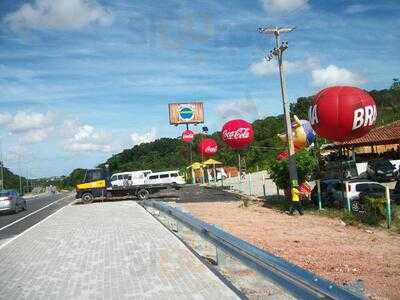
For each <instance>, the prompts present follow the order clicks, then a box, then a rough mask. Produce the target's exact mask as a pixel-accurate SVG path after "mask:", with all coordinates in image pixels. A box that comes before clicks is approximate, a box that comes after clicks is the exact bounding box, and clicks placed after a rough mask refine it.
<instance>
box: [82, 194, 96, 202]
mask: <svg viewBox="0 0 400 300" xmlns="http://www.w3.org/2000/svg"><path fill="white" fill-rule="evenodd" d="M93 200H94V197H93V195H92V194H91V193H84V194H83V195H82V202H83V203H84V204H89V203H92V202H93Z"/></svg>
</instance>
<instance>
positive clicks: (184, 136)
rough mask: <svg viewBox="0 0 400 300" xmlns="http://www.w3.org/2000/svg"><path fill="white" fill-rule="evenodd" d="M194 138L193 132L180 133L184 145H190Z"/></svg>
mask: <svg viewBox="0 0 400 300" xmlns="http://www.w3.org/2000/svg"><path fill="white" fill-rule="evenodd" d="M193 138H194V132H193V131H191V130H189V129H187V130H185V131H184V132H182V141H183V142H184V143H190V142H191V141H193Z"/></svg>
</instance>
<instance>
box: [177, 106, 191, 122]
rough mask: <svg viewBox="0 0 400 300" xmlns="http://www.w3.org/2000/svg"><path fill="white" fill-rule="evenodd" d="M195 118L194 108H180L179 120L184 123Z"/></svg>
mask: <svg viewBox="0 0 400 300" xmlns="http://www.w3.org/2000/svg"><path fill="white" fill-rule="evenodd" d="M193 117H194V111H193V108H192V107H189V106H183V107H181V108H179V118H180V119H181V120H183V121H190V120H192V119H193Z"/></svg>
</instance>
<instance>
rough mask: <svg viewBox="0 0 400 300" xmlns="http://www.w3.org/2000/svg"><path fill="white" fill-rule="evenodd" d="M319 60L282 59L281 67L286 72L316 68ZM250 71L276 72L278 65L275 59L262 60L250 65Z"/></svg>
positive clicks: (269, 73) (255, 72)
mask: <svg viewBox="0 0 400 300" xmlns="http://www.w3.org/2000/svg"><path fill="white" fill-rule="evenodd" d="M318 66H319V62H318V61H317V60H315V59H313V58H308V59H306V60H305V61H287V60H285V61H283V68H284V72H285V73H286V74H291V73H300V72H304V71H309V70H313V69H315V68H317V67H318ZM250 72H252V73H253V74H256V75H260V76H263V75H271V74H275V73H278V66H277V64H276V62H275V61H269V62H267V61H265V60H262V61H260V62H257V63H253V64H251V65H250Z"/></svg>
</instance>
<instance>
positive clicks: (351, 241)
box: [182, 202, 400, 299]
mask: <svg viewBox="0 0 400 300" xmlns="http://www.w3.org/2000/svg"><path fill="white" fill-rule="evenodd" d="M182 205H183V206H184V208H185V209H186V210H188V211H190V212H191V213H192V214H193V215H195V216H197V217H199V218H200V219H202V220H205V221H207V222H208V223H212V224H218V225H220V226H221V227H222V228H223V229H224V230H225V231H228V232H231V233H232V234H234V235H236V236H238V237H240V238H242V239H244V240H246V241H248V242H250V243H252V244H255V245H256V246H258V247H260V248H263V249H265V250H267V251H269V252H272V253H273V254H275V255H277V256H280V257H283V258H285V259H287V260H288V261H291V262H293V263H295V264H297V265H299V266H302V267H303V268H305V269H307V270H310V271H312V272H314V273H316V274H318V275H320V276H322V277H325V278H327V279H330V280H332V281H334V282H336V283H338V284H343V283H349V282H353V281H356V280H358V279H361V280H362V281H363V282H364V284H365V287H366V293H367V296H368V297H369V298H371V299H400V234H396V233H390V232H387V231H385V230H384V229H377V228H367V227H360V228H359V227H354V226H344V225H343V223H342V222H341V221H340V220H338V219H333V218H327V217H322V216H316V215H311V214H307V213H306V214H305V215H304V216H299V215H295V216H289V215H286V214H285V213H281V212H278V211H276V210H273V209H270V208H266V207H262V206H261V205H259V204H256V205H252V206H250V207H247V208H245V207H240V205H241V202H223V203H221V202H219V203H218V202H213V203H185V204H182Z"/></svg>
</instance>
